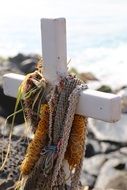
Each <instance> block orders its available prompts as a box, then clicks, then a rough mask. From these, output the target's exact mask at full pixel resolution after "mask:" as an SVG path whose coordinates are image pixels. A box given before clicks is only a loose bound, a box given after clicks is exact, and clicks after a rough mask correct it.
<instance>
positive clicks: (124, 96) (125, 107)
mask: <svg viewBox="0 0 127 190" xmlns="http://www.w3.org/2000/svg"><path fill="white" fill-rule="evenodd" d="M117 95H119V96H120V97H121V110H122V113H127V87H126V88H124V89H122V90H120V91H119V92H118V93H117Z"/></svg>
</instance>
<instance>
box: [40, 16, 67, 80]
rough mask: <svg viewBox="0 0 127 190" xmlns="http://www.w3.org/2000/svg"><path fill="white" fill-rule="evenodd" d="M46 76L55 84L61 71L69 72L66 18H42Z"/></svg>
mask: <svg viewBox="0 0 127 190" xmlns="http://www.w3.org/2000/svg"><path fill="white" fill-rule="evenodd" d="M41 35H42V55H43V59H44V76H45V78H46V79H47V80H48V81H49V82H51V83H52V84H55V82H56V81H57V80H58V75H59V73H60V74H61V75H66V74H67V50H66V20H65V19H64V18H59V19H41Z"/></svg>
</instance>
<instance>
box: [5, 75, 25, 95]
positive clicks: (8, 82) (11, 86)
mask: <svg viewBox="0 0 127 190" xmlns="http://www.w3.org/2000/svg"><path fill="white" fill-rule="evenodd" d="M24 78H25V76H24V75H19V74H15V73H8V74H5V75H4V76H3V90H4V94H5V95H7V96H11V97H17V92H18V87H19V86H20V84H21V82H22V81H23V80H24Z"/></svg>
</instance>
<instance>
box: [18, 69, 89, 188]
mask: <svg viewBox="0 0 127 190" xmlns="http://www.w3.org/2000/svg"><path fill="white" fill-rule="evenodd" d="M85 89H87V85H86V84H85V83H83V82H82V81H80V80H79V79H77V78H76V76H72V75H70V74H68V75H67V76H59V81H58V82H57V84H56V85H54V86H53V85H51V84H50V83H49V82H48V81H47V80H46V79H45V78H44V76H43V72H42V68H40V67H39V68H38V69H37V70H36V71H35V72H33V73H30V74H28V75H27V76H26V77H25V79H24V81H23V82H22V84H21V85H20V87H19V91H20V93H21V94H22V100H21V104H22V107H23V112H24V118H25V122H26V126H27V128H28V129H29V130H30V131H32V133H33V138H32V139H31V141H30V142H29V144H28V147H27V150H26V153H24V154H25V156H24V160H23V161H22V164H21V166H20V174H21V175H20V179H19V181H18V182H17V183H16V189H19V190H52V189H53V190H66V189H70V190H79V179H80V173H81V168H82V161H83V157H84V150H85V140H86V135H87V117H84V116H81V115H78V114H75V111H76V106H77V103H78V100H79V96H80V93H81V91H82V90H85ZM65 161H66V162H67V164H68V168H69V175H68V176H67V174H66V170H65Z"/></svg>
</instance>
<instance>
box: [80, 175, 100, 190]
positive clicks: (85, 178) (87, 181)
mask: <svg viewBox="0 0 127 190" xmlns="http://www.w3.org/2000/svg"><path fill="white" fill-rule="evenodd" d="M95 180H96V177H95V176H92V175H90V174H88V173H85V172H82V173H81V177H80V181H81V184H82V185H83V186H84V185H87V186H89V187H90V188H93V186H94V183H95Z"/></svg>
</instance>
